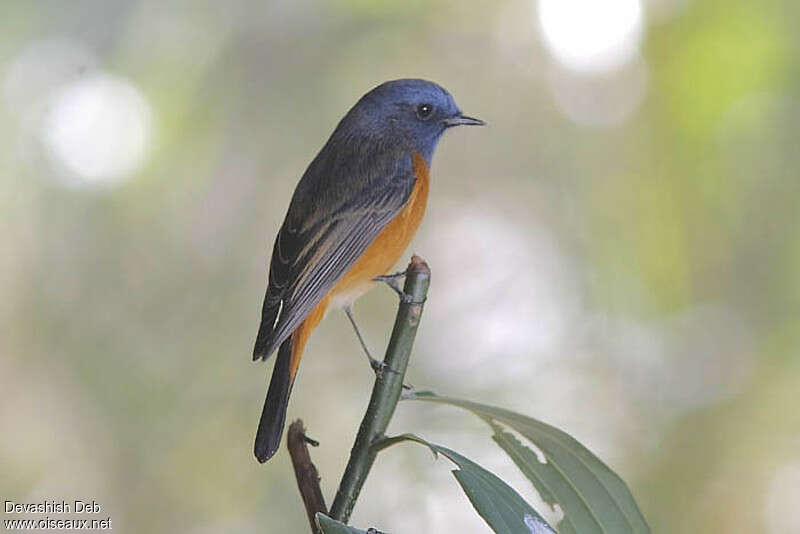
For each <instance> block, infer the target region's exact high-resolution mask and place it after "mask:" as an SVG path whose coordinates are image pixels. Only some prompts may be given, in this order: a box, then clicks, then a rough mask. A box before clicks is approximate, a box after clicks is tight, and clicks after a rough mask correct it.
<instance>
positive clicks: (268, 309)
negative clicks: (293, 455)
mask: <svg viewBox="0 0 800 534" xmlns="http://www.w3.org/2000/svg"><path fill="white" fill-rule="evenodd" d="M462 124H463V125H469V124H474V125H478V124H482V122H481V121H479V120H477V119H472V118H470V117H465V116H464V115H462V114H461V111H460V110H459V109H458V106H456V104H455V102H454V101H453V98H452V97H451V96H450V94H449V93H448V92H447V91H446V90H445V89H443V88H442V87H440V86H439V85H437V84H435V83H433V82H429V81H425V80H415V79H404V80H395V81H391V82H386V83H384V84H382V85H379V86H378V87H376V88H375V89H373V90H372V91H370V92H368V93H367V94H365V95H364V96H363V97H362V98H361V99H360V100H359V101H358V102H357V103H356V105H355V106H353V108H352V109H350V111H348V113H347V114H346V115H345V116H344V118H342V120H341V121H340V122H339V124H338V126H337V127H336V129H335V130H334V132H333V134H332V135H331V137H330V139H328V142H327V143H326V144H325V146H324V147H323V148H322V150H320V152H319V153H318V154H317V156H316V157H315V158H314V160H313V161H312V162H311V164H310V165H309V167H308V169H307V170H306V172H305V173H304V174H303V177H302V178H301V180H300V182H299V184H298V185H297V188H296V189H295V192H294V195H293V197H292V201H291V203H290V205H289V209H288V212H287V214H286V218H285V220H284V222H283V225H282V226H281V229H280V230H279V232H278V235H277V237H276V239H275V245H274V247H273V251H272V260H271V263H270V271H269V286H268V288H267V293H266V296H265V298H264V305H263V308H262V318H261V325H260V327H259V332H258V336H257V338H256V343H255V347H254V350H253V359H258V358H263V359H266V358H267V357H268V356H269V355H270V354H271V353H272V352H274V351H275V349H276V348H278V347H281V349H280V351H279V356H278V362H277V363H276V366H275V371H274V372H273V377H272V380H271V382H270V388H269V391H268V393H267V401H266V403H265V406H264V411H263V413H262V418H261V423H260V425H259V430H258V433H257V436H256V449H255V453H256V457H257V458H258V459H259V460H260V461H262V462H263V461H266V460H267V459H268V458H269V457H271V456H272V455H273V454H274V453H275V451H276V450H277V446H278V443H279V442H280V437H281V433H282V430H283V424H284V419H285V416H286V405H287V403H288V398H289V394H290V392H291V385H292V383H293V381H294V376H295V373H296V370H297V366H298V365H299V361H300V357H301V356H302V351H303V347H304V346H305V342H306V340H307V338H308V336H309V335H310V333H311V331H312V330H313V329H314V327H316V324H317V323H318V322H319V320H320V319H321V318H322V315H324V312H325V309H326V308H327V306H328V300H329V298H331V297H332V298H333V299H334V300H333V302H345V303H346V302H348V301H350V300H352V299H354V298H357V296H358V295H359V294H361V293H363V291H365V290H366V289H368V287H369V285H370V282H371V280H372V278H373V277H374V276H376V275H379V274H385V272H386V269H389V268H391V266H392V265H394V263H395V262H396V261H397V259H398V257H399V255H400V254H402V252H403V250H405V248H406V246H407V245H408V241H409V240H410V239H411V237H413V233H414V232H415V231H416V228H417V225H418V224H419V220H420V219H421V218H422V214H423V213H424V209H425V202H426V199H427V180H428V169H429V166H430V161H431V158H432V156H433V151H434V149H435V147H436V144H437V142H438V140H439V138H440V137H441V135H442V133H444V131H445V130H446V129H447V128H449V127H452V126H457V125H462ZM423 182H424V183H423ZM423 186H424V187H423ZM379 238H380V239H379ZM375 270H378V272H373V271H375ZM362 278H363V280H362ZM337 297H338V298H337Z"/></svg>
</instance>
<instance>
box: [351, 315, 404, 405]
mask: <svg viewBox="0 0 800 534" xmlns="http://www.w3.org/2000/svg"><path fill="white" fill-rule="evenodd" d="M344 313H345V314H347V318H348V319H350V324H351V325H353V330H355V331H356V337H358V341H359V343H361V348H362V349H364V354H366V355H367V359H368V360H369V366H370V367H372V370H373V371H375V375H376V376H377V377H378V378H380V377H381V375H382V374H383V371H384V370H385V369H386V364H385V363H384V362H382V361H380V360H377V359H375V358H373V357H372V354H370V352H369V349H368V348H367V344H366V343H365V342H364V338H363V337H362V336H361V331H359V329H358V325H357V324H356V318H355V317H354V316H353V308H352V307H351V306H345V308H344ZM389 370H390V371H392V370H391V369H389ZM392 372H397V371H392ZM403 389H406V390H409V389H414V386H410V385H407V384H403Z"/></svg>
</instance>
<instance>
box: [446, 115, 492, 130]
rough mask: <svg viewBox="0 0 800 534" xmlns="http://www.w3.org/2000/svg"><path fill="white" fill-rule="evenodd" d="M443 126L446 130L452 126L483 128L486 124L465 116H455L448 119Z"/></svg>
mask: <svg viewBox="0 0 800 534" xmlns="http://www.w3.org/2000/svg"><path fill="white" fill-rule="evenodd" d="M443 122H444V125H445V126H447V127H448V128H450V127H452V126H483V125H484V124H486V123H485V122H483V121H482V120H480V119H475V118H472V117H467V116H466V115H456V116H455V117H448V118H446V119H445V120H444V121H443Z"/></svg>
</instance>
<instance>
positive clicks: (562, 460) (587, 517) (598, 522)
mask: <svg viewBox="0 0 800 534" xmlns="http://www.w3.org/2000/svg"><path fill="white" fill-rule="evenodd" d="M404 398H406V399H409V400H420V401H426V402H436V403H441V404H449V405H452V406H458V407H460V408H464V409H466V410H469V411H471V412H472V413H474V414H476V415H478V416H479V417H481V418H483V419H484V420H485V421H487V422H488V423H489V424H490V426H491V427H492V430H493V431H494V436H493V439H494V440H495V442H496V443H497V444H498V445H499V446H500V447H501V448H502V449H503V450H504V451H505V452H506V453H507V454H508V455H509V456H510V457H511V459H512V460H513V461H514V463H515V464H516V465H517V466H518V467H519V468H520V470H521V471H522V473H523V474H524V475H525V476H526V477H527V478H528V479H529V480H530V481H531V483H533V485H534V487H536V489H537V490H538V491H539V494H540V495H541V496H542V499H544V500H545V501H546V502H548V503H549V504H551V505H552V504H558V505H559V506H560V507H561V509H562V510H563V512H564V519H563V520H561V521H560V522H559V527H558V528H559V532H560V533H561V534H571V533H580V534H592V533H598V534H649V533H650V528H649V527H648V526H647V522H646V521H645V519H644V516H643V515H642V513H641V512H640V511H639V507H638V506H637V504H636V501H635V500H634V499H633V496H632V495H631V492H630V490H629V489H628V486H627V485H626V484H625V482H623V481H622V479H621V478H620V477H619V476H618V475H617V474H616V473H614V471H612V470H611V469H610V468H609V467H608V466H607V465H606V464H604V463H603V462H602V460H600V459H599V458H598V457H597V456H595V455H594V454H592V453H591V452H590V451H589V450H588V449H587V448H586V447H584V446H583V445H581V444H580V443H579V442H578V441H577V440H576V439H575V438H573V437H572V436H570V435H569V434H567V433H565V432H562V431H561V430H559V429H557V428H555V427H553V426H551V425H548V424H546V423H543V422H541V421H538V420H536V419H533V418H531V417H527V416H524V415H521V414H518V413H515V412H512V411H509V410H504V409H502V408H496V407H493V406H488V405H485V404H480V403H476V402H471V401H466V400H461V399H454V398H450V397H440V396H438V395H436V394H434V393H431V392H427V391H426V392H417V393H411V394H408V395H406V396H405V397H404ZM501 425H505V426H506V427H509V428H511V429H513V430H515V431H517V432H519V433H520V434H521V435H522V436H523V437H525V438H526V439H528V440H530V441H531V442H532V443H533V444H534V445H536V447H537V448H538V449H539V450H540V451H541V452H542V454H543V455H544V457H545V459H546V462H544V463H543V462H540V461H539V459H538V457H537V455H536V453H535V452H534V451H533V450H531V448H529V447H528V446H526V445H524V444H523V443H521V442H520V441H519V440H518V439H516V438H515V437H514V435H512V434H511V433H509V432H507V431H505V429H504V428H503V427H502V426H501Z"/></svg>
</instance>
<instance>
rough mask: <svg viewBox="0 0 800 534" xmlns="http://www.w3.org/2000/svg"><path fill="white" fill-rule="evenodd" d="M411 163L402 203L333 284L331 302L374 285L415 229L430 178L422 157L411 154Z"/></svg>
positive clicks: (338, 302) (342, 301)
mask: <svg viewBox="0 0 800 534" xmlns="http://www.w3.org/2000/svg"><path fill="white" fill-rule="evenodd" d="M412 162H413V168H414V175H415V177H416V182H415V183H414V189H413V190H412V191H411V195H410V196H409V198H408V201H407V202H406V205H405V206H404V207H403V209H402V210H401V211H400V213H398V214H397V216H396V217H395V218H394V219H392V220H391V222H389V224H387V225H386V227H385V228H384V229H383V230H382V231H381V233H380V234H378V237H376V238H375V241H373V242H372V244H371V245H370V246H369V248H367V250H366V251H364V254H363V255H362V256H361V258H359V259H358V261H357V262H356V263H355V264H354V265H353V267H351V268H350V270H349V271H348V272H347V274H345V275H344V277H342V279H341V280H339V282H338V283H337V284H336V285H335V286H334V287H333V289H332V290H331V293H330V296H331V297H332V298H333V300H334V303H333V304H336V305H340V306H341V305H343V304H349V303H351V302H353V301H354V300H355V299H357V298H358V297H360V296H361V295H362V294H364V292H366V291H368V290H369V289H370V288H371V287H372V284H374V282H372V279H373V278H375V277H376V276H380V275H382V274H387V273H388V272H389V270H390V269H391V268H392V267H394V265H395V264H396V263H397V260H398V259H400V256H402V255H403V253H404V252H405V250H406V248H408V244H409V243H410V242H411V239H412V238H413V237H414V234H415V233H416V232H417V228H418V227H419V223H420V221H422V216H423V215H424V214H425V207H426V205H427V203H428V189H429V186H430V180H429V174H428V165H427V164H426V163H425V159H424V158H423V157H422V156H421V155H419V154H414V156H413V158H412Z"/></svg>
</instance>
